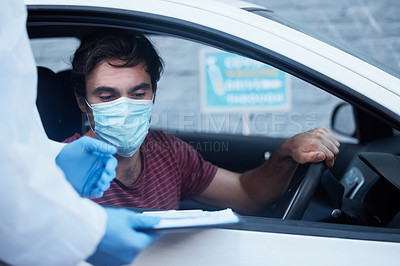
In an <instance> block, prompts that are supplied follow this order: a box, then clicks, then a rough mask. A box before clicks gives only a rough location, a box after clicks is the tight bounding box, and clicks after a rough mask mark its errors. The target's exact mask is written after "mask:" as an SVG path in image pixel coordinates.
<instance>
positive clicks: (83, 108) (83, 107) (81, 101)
mask: <svg viewBox="0 0 400 266" xmlns="http://www.w3.org/2000/svg"><path fill="white" fill-rule="evenodd" d="M75 98H76V102H77V103H78V106H79V109H81V111H82V112H83V113H87V104H86V103H85V98H84V97H83V96H81V95H78V94H76V92H75Z"/></svg>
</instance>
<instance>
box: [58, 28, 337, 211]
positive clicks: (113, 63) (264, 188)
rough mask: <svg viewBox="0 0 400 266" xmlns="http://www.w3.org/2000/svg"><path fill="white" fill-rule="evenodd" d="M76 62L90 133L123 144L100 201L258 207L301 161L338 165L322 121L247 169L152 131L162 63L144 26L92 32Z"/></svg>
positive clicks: (270, 198)
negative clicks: (231, 167)
mask: <svg viewBox="0 0 400 266" xmlns="http://www.w3.org/2000/svg"><path fill="white" fill-rule="evenodd" d="M72 67H73V70H72V80H73V83H74V90H75V95H76V99H77V102H78V105H79V107H80V109H81V110H82V112H84V113H86V114H87V117H88V119H89V122H90V126H91V130H89V131H88V132H86V133H85V134H84V135H86V136H90V137H93V138H99V139H102V140H104V141H106V142H108V143H110V144H112V145H114V146H116V147H117V148H118V153H117V154H116V155H115V156H116V158H117V160H118V167H117V177H116V179H115V180H114V181H113V182H112V183H111V187H110V189H109V190H107V191H106V192H105V193H104V196H103V197H102V198H100V199H94V200H95V201H96V202H98V203H100V204H104V205H115V206H126V207H140V208H152V209H178V208H179V203H180V201H181V200H185V199H193V200H195V201H198V202H201V203H205V204H209V205H214V206H218V207H230V208H232V209H234V210H236V211H238V212H240V213H243V214H257V213H259V212H260V211H263V210H265V209H266V208H267V207H268V206H269V205H271V204H273V203H274V202H275V201H276V200H277V199H279V198H280V197H281V196H282V194H283V193H284V191H285V190H286V188H287V186H288V184H289V182H290V181H291V178H292V176H293V174H294V172H295V170H296V168H297V166H298V164H305V163H315V162H321V161H325V163H326V165H327V167H332V166H333V164H334V160H335V158H336V156H337V155H338V152H339V142H338V139H337V137H336V136H335V135H334V134H333V133H331V132H330V131H329V130H328V129H326V128H324V127H321V128H317V129H314V130H311V131H307V132H304V133H301V134H298V135H296V136H294V137H291V138H289V139H287V140H286V141H285V142H283V143H282V145H281V146H280V147H279V148H278V149H277V150H276V151H275V152H274V153H273V154H272V156H271V157H270V159H269V160H268V161H266V162H265V163H264V164H262V165H261V166H260V167H258V168H256V169H253V170H250V171H248V172H245V173H243V174H241V173H235V172H231V171H228V170H225V169H222V168H218V167H217V166H215V165H213V164H211V163H210V162H207V161H205V160H203V158H202V157H201V155H200V154H198V153H197V152H196V151H195V150H194V149H193V148H191V147H190V146H189V145H188V144H186V143H184V142H183V141H181V140H179V139H177V138H175V137H173V136H171V135H168V134H166V133H164V132H154V131H150V132H149V131H148V129H149V121H150V118H151V112H152V108H153V104H154V100H155V96H156V92H157V82H158V80H159V78H160V75H161V72H162V69H163V64H162V60H161V58H160V57H159V55H158V54H157V52H156V50H155V49H154V47H153V45H152V44H151V43H150V42H149V40H147V39H146V38H145V37H144V36H142V35H140V34H134V33H132V32H129V31H123V30H113V31H102V32H95V33H92V34H91V35H88V36H86V38H84V39H83V40H82V43H81V45H80V47H79V48H78V49H77V51H76V52H75V55H74V58H73V61H72ZM79 137H80V135H79V134H75V135H74V136H73V137H71V138H69V139H68V140H66V142H70V141H73V140H75V139H77V138H79Z"/></svg>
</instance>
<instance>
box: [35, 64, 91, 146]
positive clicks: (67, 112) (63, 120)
mask: <svg viewBox="0 0 400 266" xmlns="http://www.w3.org/2000/svg"><path fill="white" fill-rule="evenodd" d="M37 69H38V91H37V92H38V93H37V99H36V105H37V108H38V111H39V114H40V118H41V120H42V123H43V127H44V129H45V132H46V134H47V136H48V137H49V138H50V139H52V140H55V141H63V140H65V139H67V138H69V137H71V136H72V135H73V134H74V133H80V134H81V133H82V125H83V122H84V121H86V119H85V117H84V116H83V113H82V112H81V110H80V109H79V107H78V104H77V103H76V100H75V95H74V92H73V89H72V86H71V81H70V76H71V70H65V71H62V72H60V73H57V74H56V73H54V72H53V71H52V70H50V69H48V68H45V67H38V68H37Z"/></svg>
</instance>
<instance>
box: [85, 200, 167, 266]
mask: <svg viewBox="0 0 400 266" xmlns="http://www.w3.org/2000/svg"><path fill="white" fill-rule="evenodd" d="M105 210H106V212H107V216H108V218H107V227H106V233H105V235H104V237H103V239H102V240H101V241H100V243H99V245H98V246H97V249H96V251H95V253H94V254H93V255H91V256H90V257H89V258H88V259H87V262H89V263H91V264H93V265H108V266H110V265H123V264H129V263H131V262H132V261H133V260H134V259H135V257H136V256H137V255H138V254H139V252H140V251H141V250H143V249H144V248H145V247H147V246H148V245H150V244H151V243H153V242H154V241H156V240H157V239H159V238H160V237H161V235H160V234H148V233H144V232H138V231H135V229H146V228H151V227H153V226H154V225H156V224H158V223H159V222H160V218H159V217H157V216H141V215H138V214H137V213H136V212H133V211H129V210H127V209H123V208H105Z"/></svg>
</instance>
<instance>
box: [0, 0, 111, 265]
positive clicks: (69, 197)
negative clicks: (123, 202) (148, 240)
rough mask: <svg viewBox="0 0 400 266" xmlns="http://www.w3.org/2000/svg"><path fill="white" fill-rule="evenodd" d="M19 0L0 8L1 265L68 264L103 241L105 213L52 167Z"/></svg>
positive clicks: (75, 261)
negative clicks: (37, 102) (39, 111)
mask: <svg viewBox="0 0 400 266" xmlns="http://www.w3.org/2000/svg"><path fill="white" fill-rule="evenodd" d="M25 25H26V8H25V6H24V4H23V1H22V0H18V1H16V0H5V2H4V1H2V4H1V8H0V88H1V89H0V92H1V95H0V217H1V219H0V261H3V262H5V263H9V264H12V265H74V264H77V263H79V262H80V261H81V260H83V259H85V258H86V257H88V256H89V255H91V254H92V253H93V252H94V250H95V248H96V246H97V244H98V243H99V241H100V239H101V238H102V236H103V235H104V231H105V225H106V219H107V216H106V213H105V211H104V209H103V208H102V207H100V206H99V205H97V204H95V203H94V202H92V201H90V200H88V199H83V198H81V197H80V196H79V195H78V194H77V193H76V192H75V190H74V189H73V188H72V186H71V185H70V184H69V183H68V182H67V181H66V179H65V177H64V175H63V173H62V171H61V170H60V169H59V168H58V167H57V166H56V164H55V162H54V155H53V154H52V152H51V150H52V149H53V148H54V146H53V147H52V145H51V143H50V142H49V140H48V139H47V136H46V134H45V132H44V129H43V126H42V124H41V122H40V118H39V114H38V111H37V109H36V105H35V100H36V82H37V77H36V66H35V63H34V59H33V55H32V52H31V48H30V45H29V40H28V37H27V33H26V29H25Z"/></svg>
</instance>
